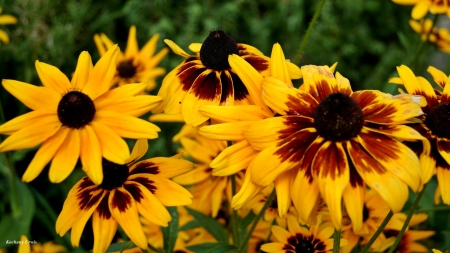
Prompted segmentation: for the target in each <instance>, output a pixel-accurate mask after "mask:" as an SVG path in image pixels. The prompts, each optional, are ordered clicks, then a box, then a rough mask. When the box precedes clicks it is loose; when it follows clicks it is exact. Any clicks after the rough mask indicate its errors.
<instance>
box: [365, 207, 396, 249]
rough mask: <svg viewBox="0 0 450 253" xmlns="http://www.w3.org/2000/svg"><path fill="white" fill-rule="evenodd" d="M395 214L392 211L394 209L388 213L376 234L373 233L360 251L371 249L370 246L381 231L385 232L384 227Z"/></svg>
mask: <svg viewBox="0 0 450 253" xmlns="http://www.w3.org/2000/svg"><path fill="white" fill-rule="evenodd" d="M393 215H394V213H393V212H392V210H391V211H389V213H388V214H387V215H386V218H384V220H383V222H382V223H381V224H380V227H379V228H378V229H377V231H375V234H373V236H372V238H370V240H369V241H368V242H367V244H366V245H364V248H362V250H361V252H360V253H365V252H368V250H369V249H370V246H372V244H373V243H374V242H375V240H376V239H377V238H378V236H379V235H380V234H381V232H383V229H384V228H385V227H386V225H387V224H388V222H389V221H390V220H391V218H392V216H393Z"/></svg>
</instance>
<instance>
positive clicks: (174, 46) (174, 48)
mask: <svg viewBox="0 0 450 253" xmlns="http://www.w3.org/2000/svg"><path fill="white" fill-rule="evenodd" d="M164 42H165V43H166V44H167V46H169V47H170V49H172V51H173V52H174V53H176V54H177V55H180V56H183V57H184V58H188V57H189V56H190V55H189V54H188V53H186V52H185V51H184V50H183V49H181V47H180V46H178V45H177V44H175V42H173V41H171V40H168V39H165V40H164Z"/></svg>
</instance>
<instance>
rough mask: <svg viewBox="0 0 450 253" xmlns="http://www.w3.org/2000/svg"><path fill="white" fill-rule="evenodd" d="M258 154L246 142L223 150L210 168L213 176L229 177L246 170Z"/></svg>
mask: <svg viewBox="0 0 450 253" xmlns="http://www.w3.org/2000/svg"><path fill="white" fill-rule="evenodd" d="M257 153H258V152H257V151H256V150H255V149H253V148H252V146H251V145H250V143H249V142H248V141H247V140H243V141H240V142H238V143H236V144H234V145H232V146H230V147H228V148H226V149H224V150H223V151H222V152H221V153H220V154H219V155H218V156H217V157H216V158H215V159H214V160H212V161H211V163H210V166H211V168H213V169H214V170H213V172H212V174H213V175H214V176H229V175H232V174H234V173H237V172H239V171H241V170H243V169H246V168H247V167H248V165H249V164H250V162H251V161H252V160H253V158H254V157H255V155H256V154H257Z"/></svg>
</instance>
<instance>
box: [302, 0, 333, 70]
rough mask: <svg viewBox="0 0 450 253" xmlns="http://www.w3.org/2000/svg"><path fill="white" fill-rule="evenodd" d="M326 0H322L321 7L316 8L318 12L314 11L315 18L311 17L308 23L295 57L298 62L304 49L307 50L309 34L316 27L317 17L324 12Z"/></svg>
mask: <svg viewBox="0 0 450 253" xmlns="http://www.w3.org/2000/svg"><path fill="white" fill-rule="evenodd" d="M325 2H326V0H321V1H320V3H319V7H318V8H317V9H316V12H315V13H314V16H313V18H312V19H311V22H310V23H309V25H308V29H307V30H306V34H305V36H304V37H303V39H302V42H301V43H300V48H299V49H298V52H297V54H296V55H295V57H294V63H295V62H298V63H300V58H301V57H302V54H303V51H304V50H305V47H306V43H307V42H308V39H309V36H310V35H311V31H312V29H313V27H314V24H315V23H316V21H317V19H318V18H319V16H320V13H321V12H322V9H323V6H324V5H325Z"/></svg>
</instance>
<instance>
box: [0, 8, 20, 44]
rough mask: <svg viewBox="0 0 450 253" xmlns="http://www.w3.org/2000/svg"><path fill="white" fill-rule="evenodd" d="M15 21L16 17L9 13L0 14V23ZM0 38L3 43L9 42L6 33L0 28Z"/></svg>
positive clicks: (8, 23) (7, 23)
mask: <svg viewBox="0 0 450 253" xmlns="http://www.w3.org/2000/svg"><path fill="white" fill-rule="evenodd" d="M0 13H2V8H1V7H0ZM15 23H17V18H15V17H14V16H11V15H0V25H11V24H15ZM0 40H1V41H3V42H4V43H5V44H8V43H9V37H8V34H6V32H5V31H3V30H1V29H0Z"/></svg>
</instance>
